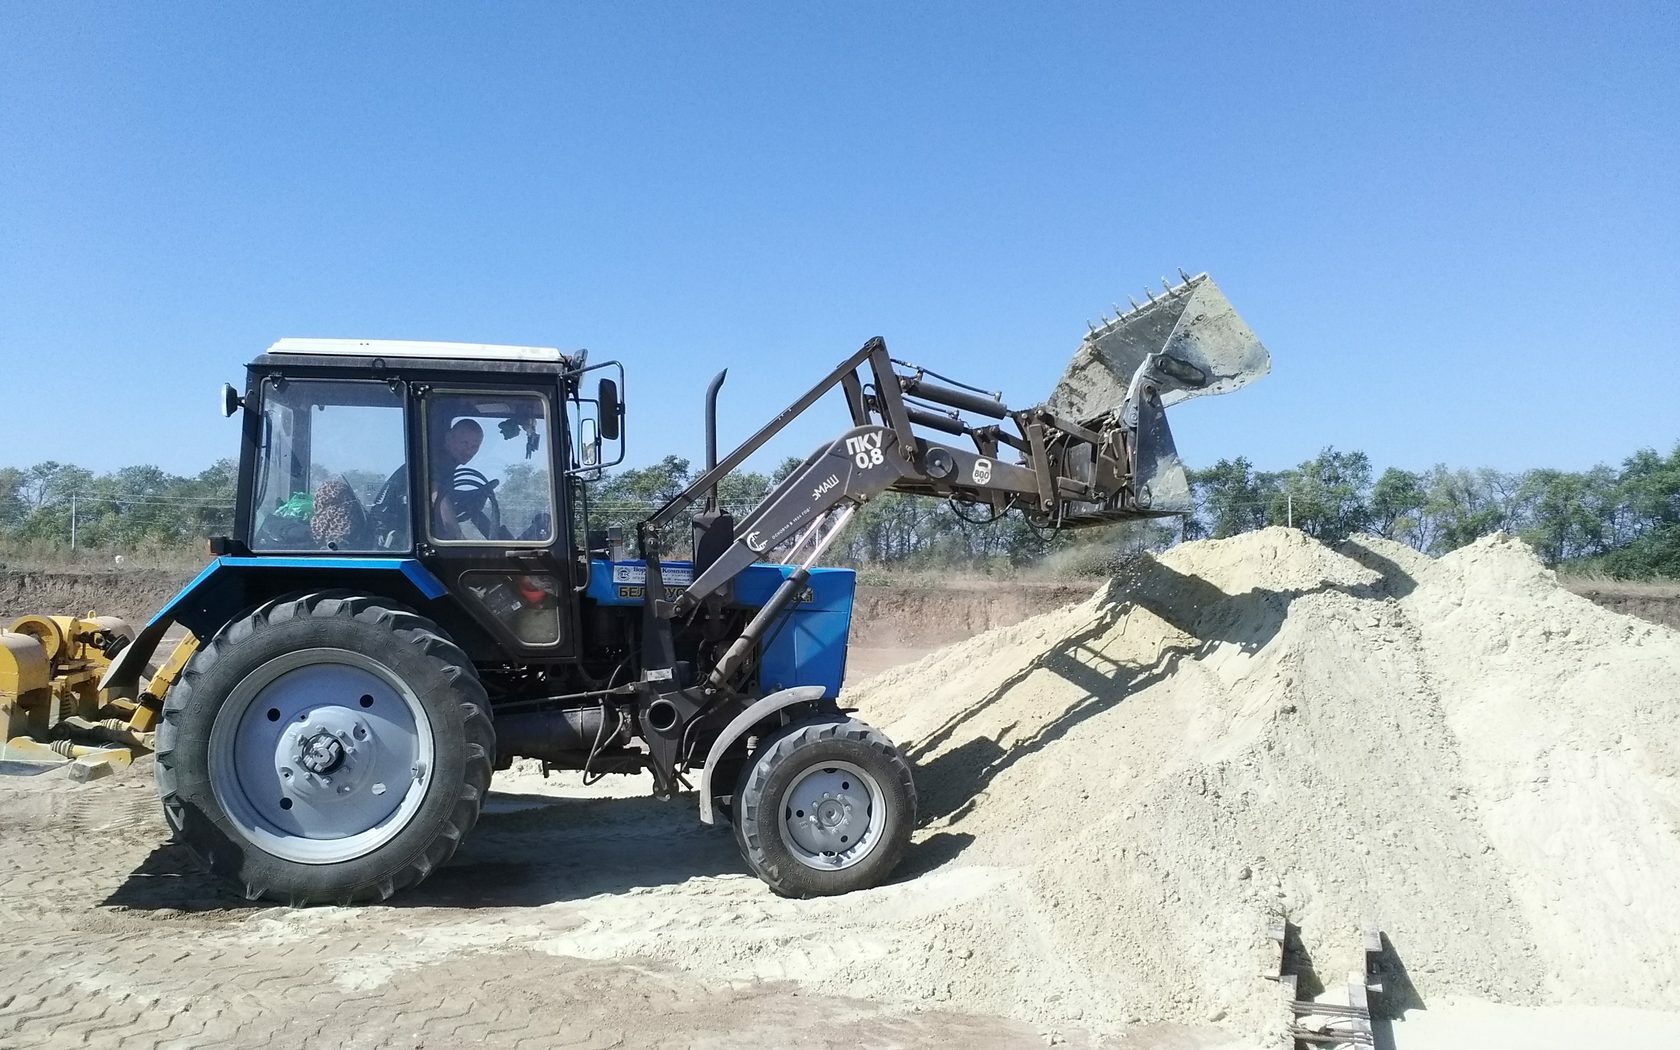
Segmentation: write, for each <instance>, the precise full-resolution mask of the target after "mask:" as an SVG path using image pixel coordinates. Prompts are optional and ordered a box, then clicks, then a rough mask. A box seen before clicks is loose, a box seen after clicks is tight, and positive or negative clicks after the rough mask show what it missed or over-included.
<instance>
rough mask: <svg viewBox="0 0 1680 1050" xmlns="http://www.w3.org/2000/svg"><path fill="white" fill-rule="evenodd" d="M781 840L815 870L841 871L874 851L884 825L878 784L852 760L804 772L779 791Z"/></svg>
mask: <svg viewBox="0 0 1680 1050" xmlns="http://www.w3.org/2000/svg"><path fill="white" fill-rule="evenodd" d="M780 823H781V831H782V843H783V844H784V845H785V846H787V848H788V850H789V851H790V852H791V853H792V854H793V856H794V859H795V860H798V861H799V863H801V864H803V865H805V866H806V867H807V868H814V869H816V870H817V871H839V870H842V869H844V868H849V867H851V866H852V865H854V864H857V863H858V862H860V861H862V860H863V859H864V858H865V857H867V856H869V854H871V853H872V852H874V850H875V847H876V845H877V844H878V843H879V842H880V841H881V833H882V829H883V828H884V827H885V826H886V823H887V807H886V802H885V799H884V797H883V795H882V794H881V785H880V784H878V783H877V782H876V780H875V778H874V777H872V776H870V775H869V774H868V773H867V772H865V771H864V770H863V769H862V768H861V767H859V766H856V765H854V764H852V763H851V762H824V763H822V764H821V765H815V766H812V767H811V768H809V769H807V770H805V771H804V772H803V773H801V774H800V775H799V776H797V777H795V778H794V779H793V782H792V783H791V784H789V785H788V786H787V790H786V791H784V792H782V800H781V817H780Z"/></svg>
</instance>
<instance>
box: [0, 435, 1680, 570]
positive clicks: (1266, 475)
mask: <svg viewBox="0 0 1680 1050" xmlns="http://www.w3.org/2000/svg"><path fill="white" fill-rule="evenodd" d="M799 462H800V461H799V460H798V459H788V460H786V461H784V462H783V463H781V464H780V465H778V466H777V467H776V468H775V469H774V470H771V471H769V472H765V473H759V472H753V471H737V472H735V473H733V474H731V475H729V476H728V477H726V478H725V479H724V480H723V482H722V483H721V484H720V485H719V491H718V498H719V502H720V504H721V505H722V506H723V507H724V509H726V510H729V511H731V512H732V513H734V514H735V515H737V517H739V516H741V515H744V514H745V513H746V512H747V511H749V510H751V509H752V507H753V506H755V505H756V504H757V503H758V501H759V500H760V499H761V498H762V497H763V496H764V494H765V493H767V492H768V491H769V490H770V488H771V487H772V486H773V485H774V484H775V483H776V482H777V481H779V480H781V478H783V477H785V476H786V475H787V474H788V473H789V472H791V471H792V470H794V469H795V468H796V467H797V466H798V465H799ZM697 473H698V471H697V470H696V469H695V467H694V465H693V464H692V463H691V462H690V461H689V460H687V459H684V458H682V457H679V456H667V457H665V458H664V459H662V460H660V461H659V462H657V463H654V464H651V465H649V466H646V467H640V468H635V469H630V470H621V471H618V472H616V473H612V474H609V475H607V476H605V477H603V478H601V479H600V480H598V481H597V482H595V483H594V484H591V485H589V486H587V493H588V502H587V508H588V517H589V521H590V525H591V527H592V528H595V529H600V528H605V527H607V526H611V525H620V526H624V527H626V528H627V529H629V530H631V534H632V535H633V527H634V525H635V523H636V522H637V521H639V520H641V519H642V518H643V517H645V516H646V515H647V513H648V512H649V511H650V510H652V509H653V508H656V507H658V506H659V505H660V504H662V503H664V502H665V501H666V500H668V499H670V498H671V497H672V496H674V495H676V494H677V493H678V492H680V491H681V490H682V489H683V488H684V487H686V486H687V485H688V484H689V483H690V481H692V480H693V478H694V477H695V476H696V475H697ZM236 480H237V467H236V464H235V463H234V462H233V461H232V460H221V461H218V462H217V463H215V464H213V465H211V466H210V467H209V468H208V469H207V470H205V471H203V472H201V473H199V474H196V475H189V476H181V475H173V474H169V473H166V472H165V471H163V470H160V469H159V468H157V467H153V466H136V467H126V468H124V469H122V470H118V471H114V472H111V473H108V474H98V473H95V472H93V471H90V470H86V469H84V468H82V467H77V466H74V465H71V464H65V463H58V462H45V463H38V464H36V465H34V466H32V467H28V468H16V467H4V468H0V541H4V542H7V543H8V544H10V545H13V546H16V545H17V544H19V543H26V544H31V545H33V546H36V547H54V548H56V547H68V546H69V545H70V542H71V535H72V531H74V533H75V542H76V544H77V546H79V547H83V548H89V549H96V550H105V551H114V552H135V551H140V552H144V551H149V550H160V551H161V550H169V551H178V550H198V549H202V544H203V540H204V537H205V536H208V535H212V534H216V533H225V532H227V531H229V530H230V529H231V528H232V520H233V498H234V489H235V484H236ZM1191 482H1192V491H1193V493H1194V495H1195V504H1196V509H1195V512H1194V513H1193V514H1191V515H1190V516H1188V517H1187V518H1185V519H1183V520H1182V521H1179V520H1177V519H1164V520H1163V521H1158V522H1137V523H1130V524H1125V525H1116V526H1109V527H1106V528H1099V529H1092V530H1086V531H1081V532H1075V533H1052V532H1048V531H1045V530H1041V529H1037V528H1034V527H1033V526H1032V525H1030V524H1028V523H1027V522H1026V521H1025V520H1023V519H1022V518H1021V516H1020V515H1018V514H1010V515H1008V516H1006V517H1005V518H1003V519H1002V520H1001V521H997V522H995V523H993V522H985V521H983V519H982V518H981V517H980V516H979V515H978V512H977V511H976V510H972V509H971V510H968V511H963V510H962V509H961V508H953V507H951V506H949V505H947V504H943V503H940V502H938V501H935V500H929V499H925V498H919V497H913V496H903V495H897V494H891V493H889V494H887V495H885V496H882V497H880V498H878V499H875V500H872V501H871V502H870V503H869V504H868V505H866V506H865V507H864V508H862V509H861V510H860V511H859V512H858V513H857V514H856V515H855V516H854V518H853V520H852V522H851V523H850V524H849V525H848V526H847V528H846V531H845V533H844V534H843V535H842V536H841V537H840V538H839V540H838V541H837V542H836V544H835V545H834V547H832V548H831V549H830V551H829V552H828V555H827V557H826V558H825V560H826V561H828V562H830V563H834V564H846V565H854V566H903V567H911V568H926V569H953V568H960V569H965V570H977V571H988V572H990V571H1003V570H1012V569H1018V568H1022V567H1025V566H1031V565H1048V566H1050V567H1051V568H1053V569H1056V570H1059V571H1066V572H1069V573H1080V572H1102V571H1105V570H1106V569H1107V568H1108V567H1109V566H1110V565H1111V564H1112V563H1113V562H1114V561H1116V560H1118V559H1120V558H1123V557H1125V556H1127V555H1128V554H1131V553H1134V552H1136V551H1139V550H1145V549H1159V548H1161V547H1165V546H1167V545H1170V544H1171V543H1173V542H1175V541H1177V540H1179V539H1181V538H1182V539H1199V538H1204V537H1226V536H1232V535H1236V534H1237V533H1241V532H1246V531H1250V530H1253V529H1259V528H1264V527H1266V526H1272V525H1292V526H1294V527H1296V528H1299V529H1301V530H1302V531H1304V532H1306V533H1307V534H1308V535H1311V536H1314V537H1317V538H1318V539H1320V540H1323V541H1325V542H1336V541H1339V540H1341V539H1343V538H1345V537H1347V536H1348V535H1350V534H1352V533H1355V532H1373V533H1377V534H1379V535H1382V536H1386V537H1388V538H1390V539H1394V540H1398V541H1400V542H1403V543H1407V544H1409V545H1411V546H1413V547H1415V548H1417V549H1418V550H1421V551H1425V552H1427V553H1430V554H1441V553H1445V552H1446V551H1449V550H1452V549H1454V548H1456V547H1461V546H1463V545H1465V544H1467V543H1470V542H1472V541H1473V540H1475V539H1476V538H1477V537H1480V536H1484V535H1487V534H1489V533H1492V532H1495V531H1501V530H1502V531H1505V532H1511V533H1515V534H1517V535H1519V536H1521V537H1522V538H1523V539H1525V540H1527V541H1528V542H1529V543H1530V544H1532V545H1533V546H1534V548H1535V550H1536V551H1538V552H1539V554H1540V556H1541V558H1542V559H1544V560H1545V561H1546V562H1547V563H1548V564H1550V565H1568V566H1572V567H1580V568H1584V569H1592V570H1597V571H1602V572H1604V573H1607V574H1609V575H1611V576H1616V577H1622V578H1649V577H1658V576H1664V577H1680V445H1676V446H1675V448H1674V449H1673V450H1671V451H1670V452H1669V453H1668V454H1667V455H1662V454H1659V453H1657V452H1656V451H1654V450H1651V449H1643V450H1640V451H1639V452H1636V453H1634V454H1633V455H1632V456H1629V457H1628V458H1626V459H1625V460H1623V461H1622V463H1621V465H1620V466H1619V467H1610V466H1605V465H1600V466H1596V467H1593V468H1591V469H1590V470H1584V471H1564V470H1554V469H1546V468H1542V469H1535V470H1526V471H1519V472H1505V471H1499V470H1493V469H1489V468H1480V469H1467V468H1450V467H1447V466H1444V465H1440V466H1435V467H1432V468H1430V469H1428V470H1423V471H1409V470H1403V469H1400V468H1397V467H1390V468H1388V469H1386V470H1384V471H1382V472H1381V473H1380V474H1377V473H1376V472H1375V471H1374V469H1373V467H1372V465H1371V462H1370V459H1369V457H1367V456H1366V454H1365V453H1363V452H1359V451H1342V450H1337V449H1334V448H1327V449H1325V450H1324V451H1323V452H1321V453H1319V454H1318V455H1317V456H1315V457H1313V458H1312V459H1309V460H1307V461H1305V462H1303V463H1300V464H1299V465H1297V466H1295V467H1293V468H1290V469H1286V470H1277V471H1264V470H1259V469H1257V468H1256V467H1255V466H1254V465H1253V464H1252V463H1250V462H1249V461H1248V460H1247V459H1246V458H1243V457H1236V458H1233V459H1222V460H1219V461H1218V462H1217V463H1214V464H1213V465H1212V466H1210V467H1207V468H1205V469H1202V470H1196V471H1192V472H1191ZM686 528H687V526H686V523H679V524H677V525H675V526H673V535H672V536H671V537H670V543H668V545H667V549H673V550H676V549H682V546H681V545H682V543H683V536H682V533H683V532H684V531H685V530H686Z"/></svg>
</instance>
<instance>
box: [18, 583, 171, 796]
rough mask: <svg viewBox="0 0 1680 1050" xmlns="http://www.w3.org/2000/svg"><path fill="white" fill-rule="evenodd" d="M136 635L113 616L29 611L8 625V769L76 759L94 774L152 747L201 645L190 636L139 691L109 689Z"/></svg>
mask: <svg viewBox="0 0 1680 1050" xmlns="http://www.w3.org/2000/svg"><path fill="white" fill-rule="evenodd" d="M133 638H134V631H133V629H132V628H130V627H129V625H128V624H127V623H125V622H124V621H122V620H119V619H117V618H116V617H112V616H94V615H92V614H91V613H90V614H89V615H88V616H85V617H77V616H25V617H22V618H20V619H18V620H17V621H16V622H14V623H13V624H12V625H11V628H10V629H9V630H4V631H0V741H3V742H4V743H3V746H0V769H4V770H5V771H8V772H25V773H33V772H40V771H44V770H47V769H52V768H55V767H57V766H60V765H65V764H69V766H70V775H71V777H72V778H74V779H77V780H93V779H96V778H98V777H101V776H105V775H106V774H108V773H110V772H112V770H113V769H114V768H116V767H118V766H126V765H128V764H129V762H131V761H132V760H133V759H134V758H135V756H137V755H141V754H145V753H148V752H150V751H151V750H152V734H153V729H154V728H155V723H156V720H157V715H158V711H159V710H160V709H161V707H162V703H161V697H162V695H163V693H164V692H165V691H166V690H167V689H168V687H169V686H170V685H172V684H173V683H174V681H175V677H176V675H178V674H179V673H180V670H181V668H182V667H183V666H185V665H186V662H187V659H188V658H189V657H190V656H191V655H192V653H193V651H194V650H196V649H197V640H196V639H195V638H193V637H192V636H191V635H188V636H187V637H186V638H185V639H183V640H182V642H181V643H180V644H179V645H177V646H176V648H175V651H174V653H172V654H171V656H170V658H169V659H168V660H167V661H166V662H165V663H164V665H163V667H162V668H160V669H159V671H158V673H157V674H156V675H154V676H153V678H152V680H151V682H149V683H148V684H147V687H146V689H145V690H144V691H142V692H140V694H139V695H138V696H118V695H115V691H101V690H100V688H99V680H100V678H101V677H102V676H103V675H104V674H105V670H106V668H108V667H109V666H110V664H111V660H112V659H113V658H114V657H115V656H116V654H117V653H118V652H119V651H121V649H122V648H123V646H125V645H127V644H128V643H129V642H130V641H132V640H133Z"/></svg>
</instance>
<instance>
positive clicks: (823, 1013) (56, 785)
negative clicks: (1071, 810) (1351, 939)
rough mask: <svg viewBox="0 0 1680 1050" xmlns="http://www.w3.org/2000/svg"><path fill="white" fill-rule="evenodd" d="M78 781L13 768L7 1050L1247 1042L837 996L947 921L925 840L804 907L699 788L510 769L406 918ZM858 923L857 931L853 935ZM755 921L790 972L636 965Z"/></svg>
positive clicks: (3, 802) (1143, 1047)
mask: <svg viewBox="0 0 1680 1050" xmlns="http://www.w3.org/2000/svg"><path fill="white" fill-rule="evenodd" d="M145 765H146V764H145V763H142V767H141V768H137V769H136V770H135V771H134V772H133V773H131V774H130V775H128V776H126V777H123V778H121V779H115V780H107V781H102V782H98V783H95V784H91V785H74V784H71V783H70V782H68V781H67V780H64V779H63V778H61V777H59V776H57V775H56V774H48V775H44V776H39V777H32V778H0V842H3V843H4V849H3V851H0V922H3V923H4V927H5V929H7V930H8V933H7V935H6V936H5V937H3V938H0V1050H14V1048H15V1050H23V1048H25V1047H28V1048H31V1050H33V1048H57V1047H71V1046H122V1047H124V1048H126V1050H133V1048H136V1047H148V1046H155V1047H189V1046H218V1047H222V1046H235V1047H244V1046H300V1045H306V1044H309V1045H313V1044H315V1043H316V1042H317V1041H318V1040H319V1041H322V1042H327V1041H330V1042H331V1044H332V1045H337V1046H343V1047H406V1048H419V1047H424V1046H433V1047H438V1046H461V1045H467V1044H469V1043H470V1044H476V1045H480V1046H487V1047H503V1046H510V1047H511V1046H541V1047H546V1046H572V1045H577V1046H595V1047H642V1046H648V1047H667V1046H669V1047H734V1046H743V1045H756V1046H763V1047H783V1046H786V1047H818V1048H828V1047H833V1048H835V1050H840V1048H850V1047H858V1046H871V1047H875V1046H879V1047H905V1048H920V1047H928V1048H932V1047H945V1046H953V1045H962V1046H965V1047H976V1048H980V1050H989V1048H999V1050H1001V1048H1015V1047H1043V1046H1046V1045H1061V1044H1065V1045H1069V1046H1074V1047H1097V1046H1116V1047H1126V1048H1134V1047H1135V1048H1139V1050H1225V1048H1228V1047H1229V1048H1231V1050H1235V1045H1234V1044H1231V1043H1230V1042H1229V1041H1228V1040H1227V1039H1226V1038H1224V1037H1223V1036H1222V1035H1221V1034H1220V1033H1218V1032H1198V1031H1195V1030H1190V1029H1180V1028H1153V1027H1149V1026H1139V1027H1138V1028H1136V1029H1135V1030H1133V1031H1131V1032H1129V1033H1127V1034H1126V1035H1125V1036H1123V1037H1121V1036H1115V1037H1111V1038H1108V1039H1106V1040H1105V1039H1098V1038H1096V1037H1094V1036H1091V1035H1089V1034H1087V1033H1083V1032H1080V1031H1078V1030H1074V1029H1062V1028H1045V1027H1042V1026H1035V1025H1030V1024H1025V1023H1022V1022H1020V1021H1014V1020H1010V1019H1007V1018H1000V1017H986V1016H979V1015H975V1014H973V1013H965V1012H963V1011H960V1010H952V1009H948V1008H946V1007H944V1006H943V1005H942V1004H941V1003H940V1002H938V1001H937V1000H934V999H923V998H919V997H915V996H904V997H899V998H897V999H893V998H882V999H877V1000H875V1001H866V1000H862V999H857V998H847V997H844V996H838V995H833V994H829V993H828V992H826V991H825V987H824V984H825V982H824V980H823V976H822V975H823V974H825V973H831V972H833V970H834V968H835V967H837V966H838V967H848V968H849V967H867V966H870V965H871V960H872V959H874V958H877V957H879V956H880V955H882V954H884V953H892V952H894V951H897V950H899V946H897V945H895V944H893V943H891V941H890V940H870V939H868V938H859V937H858V936H857V935H856V920H857V919H858V917H860V916H867V915H868V914H869V913H870V912H871V911H872V910H874V909H889V910H902V909H904V908H925V909H937V908H939V907H940V906H941V904H942V902H943V901H944V900H945V898H946V895H947V894H948V893H949V892H950V890H951V880H949V879H947V878H943V877H942V876H941V875H940V874H939V871H938V869H939V867H940V863H941V858H940V856H939V855H938V854H937V853H936V852H934V851H931V850H929V849H928V848H926V847H925V845H924V847H922V848H919V849H917V850H915V851H913V852H912V854H911V856H910V858H909V859H908V860H907V861H906V864H905V871H904V872H903V876H902V877H901V878H900V879H899V880H898V881H896V882H895V883H894V884H893V885H890V886H886V887H882V888H880V889H877V890H873V891H869V892H867V893H863V894H855V895H852V896H849V897H846V898H841V899H839V900H838V901H815V902H795V901H785V900H782V899H780V898H777V897H775V896H773V895H772V894H770V893H769V892H768V890H766V889H765V888H764V886H763V885H762V884H761V883H760V882H759V881H758V880H757V879H755V878H753V877H752V876H750V875H748V874H747V873H746V872H745V869H744V867H743V865H742V863H741V861H740V858H739V856H738V855H737V853H736V851H735V847H734V844H733V842H732V841H731V839H730V837H729V835H728V834H727V833H726V832H725V831H723V830H721V829H708V828H704V827H702V826H700V825H699V824H698V823H697V822H696V821H695V820H694V816H693V811H694V803H693V800H692V798H688V797H684V798H679V799H678V800H676V801H674V802H671V803H660V802H657V801H655V800H653V799H651V798H648V797H646V796H645V795H644V794H642V792H643V791H645V789H646V785H645V784H643V783H641V782H640V781H639V780H635V779H629V778H625V779H618V780H616V781H615V780H614V779H613V778H609V780H608V781H606V782H604V783H603V785H601V786H599V787H597V788H595V789H584V788H582V787H581V786H580V785H579V784H578V783H577V782H576V781H575V780H573V779H570V778H568V779H566V780H564V781H563V780H561V778H560V777H559V776H556V777H555V778H553V779H550V780H547V781H545V780H543V779H542V778H541V777H540V776H537V775H535V774H531V773H524V774H511V775H510V774H506V773H504V774H499V775H498V782H497V784H496V785H495V789H494V790H493V793H492V796H491V802H490V805H489V806H488V808H487V809H486V812H485V814H484V817H483V819H482V820H481V821H480V823H479V825H478V827H477V829H475V831H474V832H473V834H472V836H471V837H469V839H468V840H467V842H466V844H465V845H464V846H463V847H462V849H461V851H460V852H459V853H458V854H457V855H456V857H455V859H454V860H453V861H452V862H451V863H450V864H449V865H448V866H447V867H445V868H444V869H442V870H440V871H439V872H437V873H436V874H434V875H433V876H432V878H431V879H430V880H428V881H427V882H426V883H424V884H423V885H422V886H421V887H419V888H418V889H417V890H416V891H413V892H410V893H408V894H406V895H405V896H404V897H402V898H399V899H398V900H396V901H393V903H392V905H391V906H381V907H360V908H312V909H300V910H293V909H287V908H278V907H270V906H267V905H257V904H251V903H248V902H245V901H243V900H241V899H239V898H238V897H237V895H235V894H232V893H230V892H229V891H228V890H226V889H225V888H224V887H223V886H222V885H220V884H219V883H217V882H215V881H214V880H212V879H210V878H209V877H208V876H204V875H201V874H199V873H198V872H197V871H196V870H195V869H194V868H193V865H192V863H191V861H190V859H189V858H188V857H187V855H186V854H185V853H184V852H183V851H182V850H180V849H179V848H178V847H175V846H172V845H169V844H168V843H167V841H166V839H167V835H166V831H165V828H164V826H163V823H162V820H161V818H160V817H159V816H158V813H157V807H156V803H155V801H154V800H153V798H152V791H151V783H150V772H149V769H147V768H144V767H145ZM841 912H844V913H846V914H847V916H848V918H849V920H850V921H848V922H844V923H841V922H835V921H834V919H835V917H836V916H837V915H838V914H840V913H841ZM732 928H737V929H740V930H742V931H743V936H744V937H748V938H751V939H753V940H755V941H758V942H764V941H766V940H773V941H774V942H776V943H777V944H778V945H779V946H780V948H779V950H778V951H777V952H776V955H775V958H774V959H770V958H762V957H761V958H759V959H757V960H755V961H754V962H753V963H752V964H751V965H750V966H747V967H735V968H731V969H730V970H729V972H727V973H719V972H709V971H705V970H691V969H685V968H684V967H683V966H681V965H675V964H673V963H672V962H670V961H669V958H670V953H669V952H668V951H662V952H660V953H658V954H660V955H661V956H663V957H664V958H665V959H666V961H655V960H654V959H652V958H650V957H649V956H648V955H647V954H646V953H643V952H640V951H638V945H641V944H646V943H652V942H666V943H667V946H668V942H670V941H671V940H673V939H674V940H676V941H678V942H680V941H681V940H682V939H683V938H685V937H695V936H700V935H703V934H707V933H712V932H716V931H719V930H729V929H732Z"/></svg>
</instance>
